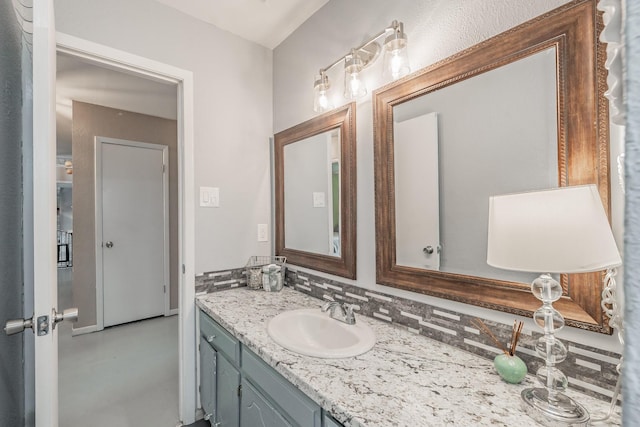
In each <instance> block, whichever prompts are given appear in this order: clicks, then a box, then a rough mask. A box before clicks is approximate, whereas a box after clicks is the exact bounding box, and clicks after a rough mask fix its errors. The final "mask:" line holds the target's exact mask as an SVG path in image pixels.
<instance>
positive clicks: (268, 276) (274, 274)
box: [262, 264, 283, 292]
mask: <svg viewBox="0 0 640 427" xmlns="http://www.w3.org/2000/svg"><path fill="white" fill-rule="evenodd" d="M282 285H283V283H282V267H281V266H279V265H276V264H269V265H265V266H264V267H262V288H263V289H264V290H265V291H267V292H277V291H280V290H282Z"/></svg>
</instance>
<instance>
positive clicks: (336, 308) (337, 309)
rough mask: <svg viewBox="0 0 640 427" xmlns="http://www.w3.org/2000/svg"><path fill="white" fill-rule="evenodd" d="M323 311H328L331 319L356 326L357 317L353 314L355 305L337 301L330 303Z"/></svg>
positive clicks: (324, 306)
mask: <svg viewBox="0 0 640 427" xmlns="http://www.w3.org/2000/svg"><path fill="white" fill-rule="evenodd" d="M321 310H322V311H323V312H324V311H328V312H329V317H331V318H332V319H336V320H339V321H341V322H344V323H346V324H347V325H355V324H356V316H355V315H354V314H353V305H352V304H347V303H342V304H341V303H339V302H336V301H329V302H328V303H326V304H325V305H323V306H322V308H321Z"/></svg>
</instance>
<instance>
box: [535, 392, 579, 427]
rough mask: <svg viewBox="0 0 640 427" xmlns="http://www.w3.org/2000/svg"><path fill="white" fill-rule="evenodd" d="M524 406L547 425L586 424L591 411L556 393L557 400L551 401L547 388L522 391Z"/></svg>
mask: <svg viewBox="0 0 640 427" xmlns="http://www.w3.org/2000/svg"><path fill="white" fill-rule="evenodd" d="M522 400H523V407H524V410H525V411H526V412H527V414H528V415H529V416H530V417H531V418H533V419H535V420H536V421H538V422H539V423H541V424H542V425H545V426H567V425H571V426H586V425H587V423H588V421H589V412H587V410H586V409H585V408H584V407H583V406H582V405H580V404H579V403H577V402H576V401H574V400H573V399H571V398H570V397H568V396H566V395H564V394H562V393H556V401H555V402H550V401H549V392H548V390H547V389H545V388H528V389H525V390H523V391H522Z"/></svg>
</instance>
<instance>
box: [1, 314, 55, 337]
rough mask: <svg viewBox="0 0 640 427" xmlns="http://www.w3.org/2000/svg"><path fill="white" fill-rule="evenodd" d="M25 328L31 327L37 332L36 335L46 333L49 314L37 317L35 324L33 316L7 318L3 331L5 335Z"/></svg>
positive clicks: (13, 333) (17, 332)
mask: <svg viewBox="0 0 640 427" xmlns="http://www.w3.org/2000/svg"><path fill="white" fill-rule="evenodd" d="M34 317H35V316H34ZM27 328H31V329H33V332H34V333H36V334H38V336H42V335H47V334H48V333H49V316H40V317H38V319H37V320H36V322H35V324H34V322H33V317H32V318H30V319H12V320H8V321H7V323H5V325H4V332H5V333H6V334H7V335H15V334H19V333H20V332H23V331H24V330H25V329H27Z"/></svg>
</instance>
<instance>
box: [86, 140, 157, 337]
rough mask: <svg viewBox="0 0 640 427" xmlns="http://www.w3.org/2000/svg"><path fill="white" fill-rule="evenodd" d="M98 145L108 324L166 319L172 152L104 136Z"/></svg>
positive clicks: (104, 300) (103, 285)
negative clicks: (168, 170) (169, 162)
mask: <svg viewBox="0 0 640 427" xmlns="http://www.w3.org/2000/svg"><path fill="white" fill-rule="evenodd" d="M97 145H99V147H100V155H99V159H100V162H101V164H100V165H99V166H100V167H99V168H97V170H101V174H102V176H101V178H102V179H101V180H100V179H99V180H100V181H101V184H102V185H101V187H102V188H101V197H99V200H100V199H101V204H102V209H101V211H102V288H103V310H104V311H103V314H104V326H105V327H107V326H113V325H118V324H121V323H126V322H132V321H135V320H140V319H146V318H149V317H155V316H159V315H163V314H164V309H165V291H166V290H167V289H166V288H167V282H166V280H167V276H168V274H167V268H166V267H167V263H168V260H167V250H166V249H167V243H168V242H167V239H168V227H167V220H168V216H167V206H168V204H167V196H168V195H167V185H166V180H165V176H166V173H165V166H164V165H165V158H166V155H167V149H166V147H165V146H162V145H155V144H142V143H132V142H127V141H118V140H113V139H107V138H98V139H97ZM96 148H98V147H96ZM97 226H100V225H99V224H98V225H97Z"/></svg>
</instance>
